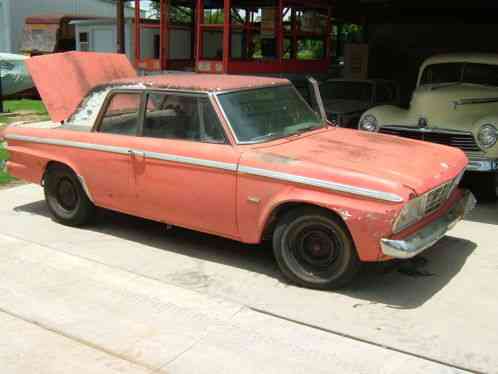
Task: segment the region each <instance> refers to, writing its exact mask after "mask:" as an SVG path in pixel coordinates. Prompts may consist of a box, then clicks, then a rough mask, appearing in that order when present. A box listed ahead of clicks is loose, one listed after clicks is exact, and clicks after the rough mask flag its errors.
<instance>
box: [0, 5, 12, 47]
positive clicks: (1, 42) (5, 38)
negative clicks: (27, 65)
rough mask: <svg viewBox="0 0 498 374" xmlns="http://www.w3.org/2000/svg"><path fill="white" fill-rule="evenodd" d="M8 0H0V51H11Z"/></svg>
mask: <svg viewBox="0 0 498 374" xmlns="http://www.w3.org/2000/svg"><path fill="white" fill-rule="evenodd" d="M10 19H11V17H10V0H0V52H10V51H11V46H10V44H11V36H10Z"/></svg>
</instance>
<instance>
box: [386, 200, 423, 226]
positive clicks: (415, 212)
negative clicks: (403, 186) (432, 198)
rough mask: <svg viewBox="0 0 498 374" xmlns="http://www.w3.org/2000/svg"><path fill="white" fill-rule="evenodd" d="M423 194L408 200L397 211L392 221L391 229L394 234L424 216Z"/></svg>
mask: <svg viewBox="0 0 498 374" xmlns="http://www.w3.org/2000/svg"><path fill="white" fill-rule="evenodd" d="M424 210H425V196H420V197H417V198H415V199H413V200H411V201H410V202H408V203H407V204H406V205H405V206H404V207H403V209H401V212H400V213H399V216H398V218H397V219H396V222H395V223H394V228H393V231H394V233H395V234H397V233H398V232H400V231H402V230H404V229H406V228H407V227H409V226H411V225H413V224H414V223H416V222H417V221H419V220H421V219H422V218H423V217H424V213H425V211H424Z"/></svg>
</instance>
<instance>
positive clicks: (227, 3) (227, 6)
mask: <svg viewBox="0 0 498 374" xmlns="http://www.w3.org/2000/svg"><path fill="white" fill-rule="evenodd" d="M231 8H232V4H231V0H224V7H223V9H224V12H223V14H224V16H225V17H224V22H223V73H225V74H228V63H229V61H230V38H231V30H230V28H231V23H232V20H231V17H230V16H231Z"/></svg>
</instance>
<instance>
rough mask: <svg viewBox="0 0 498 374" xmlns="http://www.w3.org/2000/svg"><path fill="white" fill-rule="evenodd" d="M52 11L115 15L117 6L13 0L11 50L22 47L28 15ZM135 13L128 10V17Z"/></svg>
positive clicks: (78, 0)
mask: <svg viewBox="0 0 498 374" xmlns="http://www.w3.org/2000/svg"><path fill="white" fill-rule="evenodd" d="M0 1H2V0H0ZM3 1H5V0H3ZM50 13H59V14H60V13H65V14H74V15H91V16H99V17H115V16H116V6H115V4H113V3H110V2H106V1H102V0H14V1H12V0H11V14H10V27H9V30H10V34H11V35H10V50H9V51H10V52H12V53H17V52H19V50H20V49H21V44H22V37H23V29H24V24H25V20H26V18H27V17H30V16H33V15H39V14H50ZM133 13H134V12H133V9H127V10H126V15H127V16H128V17H132V16H133Z"/></svg>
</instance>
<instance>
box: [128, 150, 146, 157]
mask: <svg viewBox="0 0 498 374" xmlns="http://www.w3.org/2000/svg"><path fill="white" fill-rule="evenodd" d="M128 153H129V154H130V156H131V157H133V158H139V159H143V158H145V152H142V151H135V150H133V149H130V150H129V151H128Z"/></svg>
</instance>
